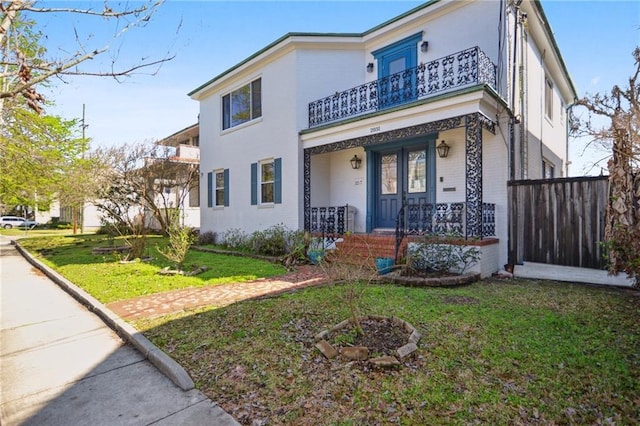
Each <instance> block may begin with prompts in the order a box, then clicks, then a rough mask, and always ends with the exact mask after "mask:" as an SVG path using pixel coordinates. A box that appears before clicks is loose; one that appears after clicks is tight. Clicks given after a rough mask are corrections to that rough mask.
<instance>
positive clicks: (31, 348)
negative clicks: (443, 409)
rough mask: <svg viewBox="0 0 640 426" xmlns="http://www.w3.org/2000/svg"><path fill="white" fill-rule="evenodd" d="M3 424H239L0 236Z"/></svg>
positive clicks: (0, 413)
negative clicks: (179, 384)
mask: <svg viewBox="0 0 640 426" xmlns="http://www.w3.org/2000/svg"><path fill="white" fill-rule="evenodd" d="M0 310H1V311H0V312H1V322H0V325H1V331H0V374H1V376H0V377H1V382H0V424H2V425H3V426H11V425H24V424H27V425H92V426H98V425H150V424H157V425H236V424H237V422H236V421H235V420H234V419H233V418H232V417H231V416H229V415H228V414H227V413H225V412H224V411H223V410H222V409H221V408H220V407H219V406H218V405H216V404H215V403H213V402H212V401H211V400H209V399H208V398H207V397H206V396H205V395H204V394H202V393H201V392H199V391H198V390H195V389H192V390H189V391H183V390H182V389H180V388H179V387H177V386H176V385H175V384H174V383H173V382H172V381H171V380H169V379H168V378H167V377H166V376H165V375H164V374H162V373H161V372H160V371H158V370H157V369H156V367H154V366H153V365H152V364H151V363H150V362H149V361H148V360H146V359H145V357H144V356H143V355H142V354H141V353H140V352H138V351H137V350H136V349H135V348H133V347H132V346H130V345H128V344H125V343H124V342H123V341H122V340H121V339H120V338H119V337H118V335H116V334H115V333H114V332H113V331H112V330H111V329H110V328H109V327H107V326H106V325H105V324H104V322H103V321H101V320H100V319H99V318H98V317H97V316H96V315H94V314H93V313H91V312H89V311H88V310H87V309H86V308H85V307H84V306H82V305H80V304H79V303H78V302H76V301H75V300H74V299H73V298H72V297H71V296H69V295H68V294H67V293H66V292H64V291H63V290H61V289H60V288H59V287H58V286H57V285H56V284H54V283H53V282H52V281H51V280H50V279H49V278H47V277H45V276H44V275H43V274H42V273H41V272H40V271H38V270H37V269H35V268H33V267H32V266H31V265H30V264H29V263H28V262H27V261H25V260H24V259H23V258H22V256H20V254H19V253H18V252H17V251H16V249H15V248H14V247H13V246H11V245H9V240H8V239H6V238H3V237H0Z"/></svg>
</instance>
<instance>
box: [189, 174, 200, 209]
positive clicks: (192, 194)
mask: <svg viewBox="0 0 640 426" xmlns="http://www.w3.org/2000/svg"><path fill="white" fill-rule="evenodd" d="M189 207H200V178H199V177H198V176H196V177H195V179H194V182H193V186H192V187H191V189H190V190H189Z"/></svg>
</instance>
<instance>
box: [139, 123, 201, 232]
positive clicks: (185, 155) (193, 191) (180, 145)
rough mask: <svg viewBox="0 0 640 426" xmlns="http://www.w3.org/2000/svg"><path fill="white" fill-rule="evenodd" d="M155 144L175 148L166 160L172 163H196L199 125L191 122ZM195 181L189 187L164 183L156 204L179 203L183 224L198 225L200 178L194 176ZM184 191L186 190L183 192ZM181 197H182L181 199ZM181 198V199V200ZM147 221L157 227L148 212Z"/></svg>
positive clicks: (152, 226) (198, 156)
mask: <svg viewBox="0 0 640 426" xmlns="http://www.w3.org/2000/svg"><path fill="white" fill-rule="evenodd" d="M156 143H157V145H160V146H166V147H171V148H175V153H174V155H171V156H169V158H168V161H170V162H172V163H182V164H184V165H185V167H189V166H193V165H197V164H199V162H200V142H199V125H198V124H197V123H196V124H192V125H191V126H188V127H185V128H184V129H182V130H179V131H177V132H176V133H174V134H172V135H171V136H168V137H166V138H164V139H161V140H159V141H158V142H156ZM195 179H196V182H195V183H194V184H193V185H192V187H191V188H190V189H185V188H178V187H175V186H170V185H165V189H164V191H165V193H164V194H161V195H158V196H157V197H156V205H158V206H162V205H165V204H167V203H168V204H170V205H171V206H175V205H177V204H181V205H180V215H181V220H182V224H183V225H184V226H188V227H192V228H199V227H200V179H199V176H198V175H196V177H195ZM185 191H186V192H185ZM182 197H184V198H183V199H182ZM181 199H182V200H181ZM147 221H148V223H149V226H150V227H151V228H154V227H155V228H158V227H159V224H158V222H157V219H155V218H154V217H153V215H152V214H151V213H150V212H148V214H147Z"/></svg>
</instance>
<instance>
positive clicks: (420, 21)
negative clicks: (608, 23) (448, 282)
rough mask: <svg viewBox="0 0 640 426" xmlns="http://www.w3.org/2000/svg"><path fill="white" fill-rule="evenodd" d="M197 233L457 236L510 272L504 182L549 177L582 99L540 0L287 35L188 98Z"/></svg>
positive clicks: (434, 4)
mask: <svg viewBox="0 0 640 426" xmlns="http://www.w3.org/2000/svg"><path fill="white" fill-rule="evenodd" d="M189 95H190V96H191V97H192V98H193V99H195V100H197V101H199V103H200V142H201V144H200V146H201V172H202V175H203V178H204V176H205V175H206V179H207V185H204V184H203V185H202V189H201V197H202V200H203V204H202V207H201V229H202V230H203V231H208V230H211V231H215V232H218V233H223V232H224V231H225V230H228V229H230V228H242V229H244V230H245V231H247V232H251V231H254V230H259V229H263V228H266V227H268V226H271V225H274V224H278V223H284V224H285V225H287V226H289V227H291V228H294V229H306V230H309V231H312V232H320V231H322V230H325V231H330V232H338V233H342V232H344V231H346V230H350V231H353V232H355V233H363V234H365V233H366V234H371V233H385V231H386V232H389V231H390V230H397V229H396V228H401V229H400V230H401V231H402V232H407V233H409V234H412V233H413V234H423V233H431V232H436V233H444V232H456V233H458V234H461V235H462V236H463V237H464V238H467V239H469V240H470V241H471V240H478V239H484V240H491V243H492V244H491V245H492V247H493V250H494V255H493V256H490V257H491V260H490V261H489V262H490V264H489V265H488V266H485V267H484V270H485V271H489V272H492V271H494V270H497V269H498V265H503V264H505V263H506V262H507V243H508V227H507V220H508V219H507V209H508V203H507V182H508V181H509V180H512V179H523V178H542V177H559V176H562V175H563V174H564V170H565V169H566V165H567V114H566V108H567V106H568V105H570V104H572V102H573V101H574V99H575V98H576V92H575V88H574V86H573V84H572V82H571V79H570V76H569V74H568V72H567V69H566V67H565V64H564V62H563V60H562V57H561V55H560V52H559V50H558V47H557V45H556V42H555V41H554V38H553V34H552V31H551V28H550V25H549V22H548V21H547V19H546V17H545V14H544V11H543V9H542V6H541V4H540V2H539V1H537V0H525V1H521V0H520V1H497V0H496V1H479V0H477V1H473V0H470V1H458V0H432V1H429V2H427V3H425V4H423V5H421V6H419V7H416V8H414V9H413V10H410V11H408V12H406V13H404V14H402V15H400V16H397V17H395V18H393V19H391V20H389V21H387V22H385V23H383V24H381V25H378V26H376V27H374V28H372V29H370V30H368V31H366V32H364V33H358V34H315V33H314V34H305V33H290V34H287V35H285V36H283V37H282V38H280V39H278V40H276V41H275V42H273V43H271V44H270V45H268V46H266V47H265V48H263V49H262V50H260V51H258V52H256V53H254V54H253V55H251V56H249V57H248V58H246V59H245V60H244V61H242V62H240V63H239V64H236V65H234V66H233V67H231V68H230V69H228V70H227V71H225V72H223V73H222V74H220V75H218V76H216V77H214V78H213V79H211V80H210V81H208V82H206V83H205V84H203V85H201V86H199V87H198V88H196V89H195V90H193V91H192V92H191V93H190V94H189Z"/></svg>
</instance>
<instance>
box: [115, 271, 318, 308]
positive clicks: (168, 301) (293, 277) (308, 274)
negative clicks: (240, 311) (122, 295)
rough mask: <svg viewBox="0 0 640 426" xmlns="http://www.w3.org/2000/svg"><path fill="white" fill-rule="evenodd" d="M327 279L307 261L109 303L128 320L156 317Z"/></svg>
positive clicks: (272, 293)
mask: <svg viewBox="0 0 640 426" xmlns="http://www.w3.org/2000/svg"><path fill="white" fill-rule="evenodd" d="M325 282H326V277H325V275H324V274H323V272H322V270H320V269H319V268H318V267H315V266H310V265H305V266H302V267H300V268H297V269H296V271H294V272H291V273H288V274H286V275H281V276H278V277H271V278H261V279H259V280H255V281H249V282H245V283H232V284H224V285H215V286H208V287H198V288H186V289H181V290H173V291H167V292H164V293H156V294H152V295H149V296H141V297H136V298H134V299H128V300H122V301H119V302H113V303H109V304H108V305H107V307H108V308H109V309H111V310H112V311H113V312H115V313H116V314H118V315H119V316H120V317H121V318H124V319H127V320H129V319H141V318H153V317H156V316H162V315H166V314H171V313H175V312H180V311H183V310H185V309H188V308H196V307H200V306H207V305H211V306H218V307H220V306H226V305H230V304H232V303H234V302H238V301H240V300H246V299H254V298H257V297H263V296H273V295H277V294H281V293H285V292H289V291H294V290H297V289H300V288H304V287H310V286H313V285H318V284H322V283H325Z"/></svg>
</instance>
